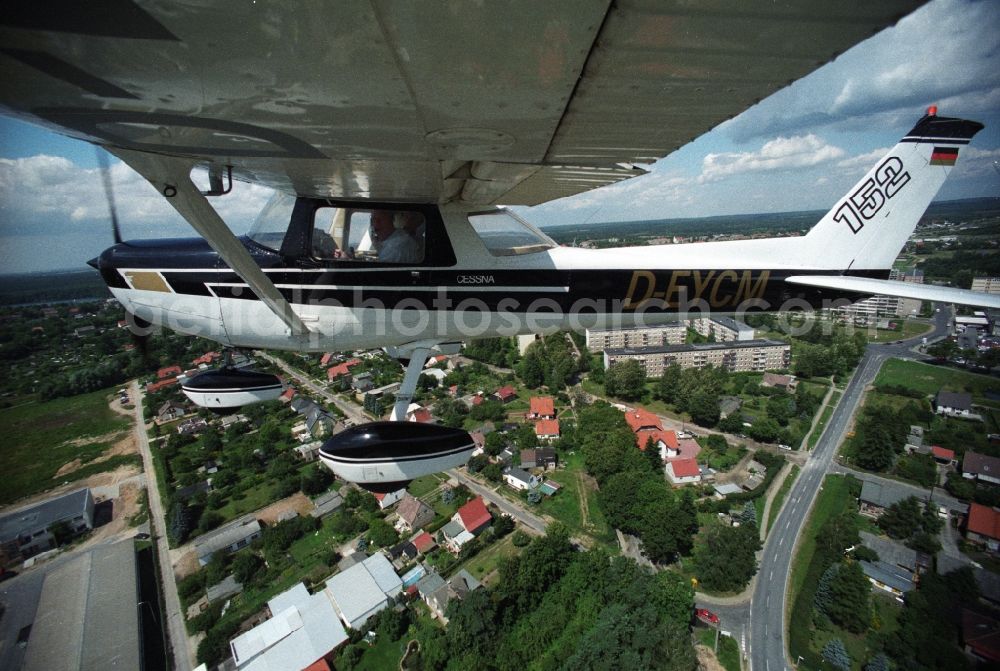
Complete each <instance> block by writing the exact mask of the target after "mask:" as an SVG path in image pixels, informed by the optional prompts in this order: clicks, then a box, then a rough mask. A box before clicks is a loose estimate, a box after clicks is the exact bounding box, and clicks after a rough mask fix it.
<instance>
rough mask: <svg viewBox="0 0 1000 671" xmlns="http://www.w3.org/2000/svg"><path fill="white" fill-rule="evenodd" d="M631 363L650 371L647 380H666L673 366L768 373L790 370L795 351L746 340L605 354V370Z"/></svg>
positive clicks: (773, 342)
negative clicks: (659, 378)
mask: <svg viewBox="0 0 1000 671" xmlns="http://www.w3.org/2000/svg"><path fill="white" fill-rule="evenodd" d="M628 360H636V361H638V362H639V363H641V364H642V366H643V368H644V369H645V371H646V377H662V376H663V371H664V370H666V369H667V368H668V367H669V366H671V365H673V364H677V365H678V366H680V367H681V368H705V367H706V366H715V367H717V368H726V369H727V370H730V371H733V372H745V371H765V370H778V369H783V368H787V367H788V365H789V364H790V363H791V360H792V348H791V346H790V345H789V344H788V343H786V342H782V341H780V340H743V341H735V342H729V343H699V344H693V345H667V346H665V347H643V348H637V349H609V350H606V351H605V352H604V367H605V368H608V367H610V366H611V365H612V364H615V363H619V362H621V361H628Z"/></svg>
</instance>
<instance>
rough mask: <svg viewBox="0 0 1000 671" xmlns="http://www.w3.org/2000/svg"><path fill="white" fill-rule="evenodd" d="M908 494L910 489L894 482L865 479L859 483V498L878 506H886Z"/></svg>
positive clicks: (907, 496) (908, 495)
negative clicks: (862, 482)
mask: <svg viewBox="0 0 1000 671" xmlns="http://www.w3.org/2000/svg"><path fill="white" fill-rule="evenodd" d="M910 496H912V494H911V493H910V490H908V489H906V488H904V487H903V486H902V485H897V484H894V483H889V482H884V483H880V482H872V481H870V480H865V481H864V484H862V485H861V500H862V501H864V502H865V503H870V504H872V505H876V506H879V507H880V508H887V507H889V506H891V505H892V504H893V503H897V502H899V501H902V500H903V499H905V498H909V497H910Z"/></svg>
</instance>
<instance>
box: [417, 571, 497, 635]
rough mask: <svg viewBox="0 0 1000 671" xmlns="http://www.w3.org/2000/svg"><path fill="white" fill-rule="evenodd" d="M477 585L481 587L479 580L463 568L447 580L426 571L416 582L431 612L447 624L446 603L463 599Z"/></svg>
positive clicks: (418, 590) (475, 588) (421, 596)
mask: <svg viewBox="0 0 1000 671" xmlns="http://www.w3.org/2000/svg"><path fill="white" fill-rule="evenodd" d="M479 587H481V584H480V582H479V581H478V580H476V579H475V578H474V577H472V574H471V573H469V572H468V571H466V570H465V569H462V570H460V571H458V572H457V573H456V574H455V575H454V576H452V577H451V578H450V579H449V580H448V581H445V580H444V579H443V578H441V576H439V575H438V574H437V573H428V574H427V575H425V576H424V577H423V578H421V579H420V581H419V582H417V592H418V593H419V594H420V598H421V599H423V601H424V603H426V604H427V607H428V608H430V610H431V613H432V614H433V615H434V616H435V617H437V618H438V619H439V620H441V622H442V623H444V624H448V618H447V617H445V612H446V611H447V609H448V604H449V603H450V602H451V601H452V600H453V599H463V598H464V597H465V595H466V594H468V593H469V592H473V591H475V590H477V589H479Z"/></svg>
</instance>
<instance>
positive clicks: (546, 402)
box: [531, 396, 556, 415]
mask: <svg viewBox="0 0 1000 671" xmlns="http://www.w3.org/2000/svg"><path fill="white" fill-rule="evenodd" d="M531 414H533V415H555V414H556V408H555V404H554V403H553V401H552V397H551V396H532V397H531Z"/></svg>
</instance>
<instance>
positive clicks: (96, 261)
mask: <svg viewBox="0 0 1000 671" xmlns="http://www.w3.org/2000/svg"><path fill="white" fill-rule="evenodd" d="M87 265H88V266H90V267H91V268H93V269H94V270H100V269H101V257H99V256H95V257H94V258H92V259H91V260H90V261H87Z"/></svg>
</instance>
